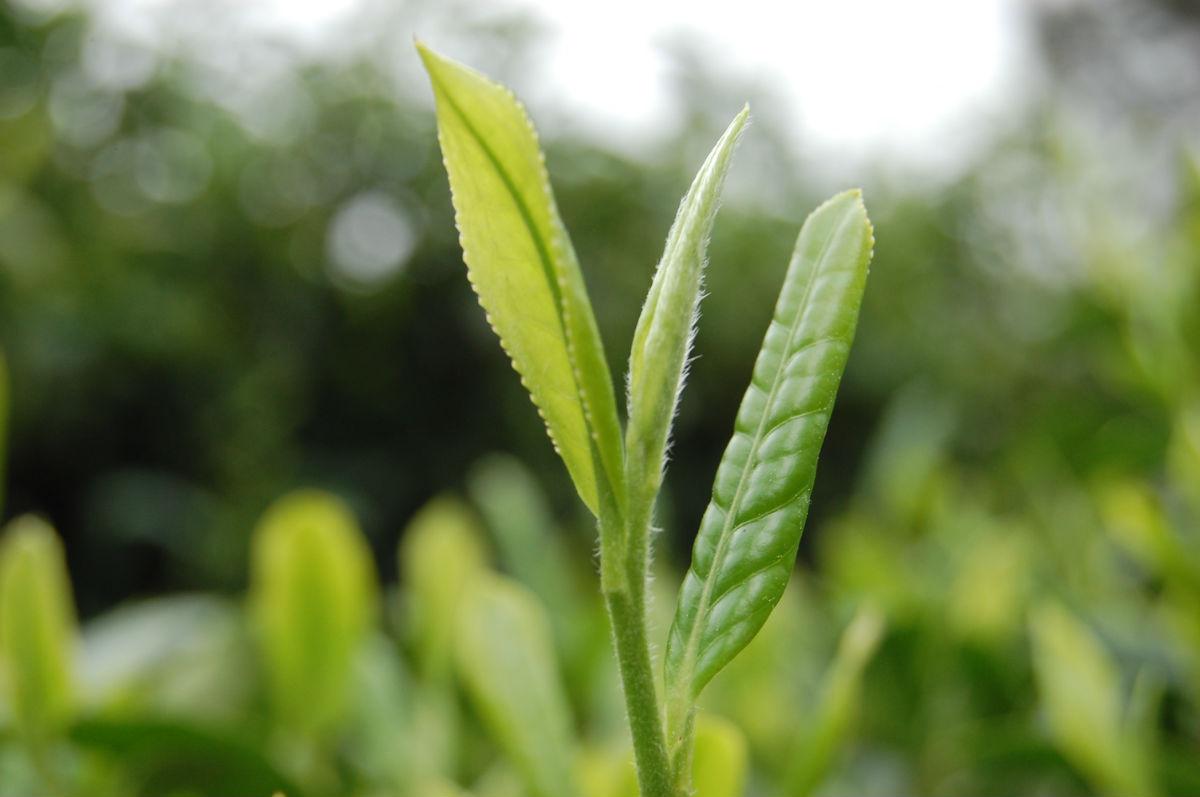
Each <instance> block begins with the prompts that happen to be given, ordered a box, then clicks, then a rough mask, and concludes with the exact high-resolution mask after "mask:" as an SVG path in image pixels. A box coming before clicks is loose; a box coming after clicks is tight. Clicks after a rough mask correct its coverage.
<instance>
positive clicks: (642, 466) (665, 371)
mask: <svg viewBox="0 0 1200 797" xmlns="http://www.w3.org/2000/svg"><path fill="white" fill-rule="evenodd" d="M749 116H750V109H749V108H743V109H742V112H741V113H739V114H738V115H737V116H736V117H734V119H733V121H732V122H731V123H730V124H729V127H728V129H726V130H725V134H724V135H722V136H721V138H720V140H719V141H717V143H716V145H715V146H714V147H713V149H712V152H710V153H709V155H708V158H707V159H705V161H704V164H703V165H702V166H701V167H700V171H699V173H697V174H696V178H695V180H694V181H693V182H692V185H691V188H689V189H688V192H687V194H686V195H685V196H684V198H683V201H682V202H681V203H680V205H679V210H678V212H677V214H676V216H675V222H674V224H672V225H671V231H670V233H669V234H668V235H667V243H666V247H665V249H664V250H663V255H662V260H660V261H659V264H658V269H657V271H655V274H654V280H653V281H652V282H651V284H650V291H649V293H648V295H647V296H646V303H645V305H644V306H643V307H642V314H641V316H640V317H639V318H638V323H637V328H636V330H635V331H634V336H633V346H632V348H631V350H630V353H629V429H628V431H627V432H626V440H625V441H626V452H627V454H628V468H629V484H630V490H631V492H633V493H635V494H636V495H637V500H641V501H649V500H652V499H653V497H654V496H655V495H657V494H658V489H659V486H660V485H661V484H662V476H663V468H664V467H665V457H666V448H667V441H668V439H669V437H670V433H671V422H672V421H673V419H674V417H675V407H676V405H677V403H678V401H679V394H680V392H681V391H682V390H683V381H684V374H685V371H686V370H687V361H688V354H689V352H690V351H691V347H692V336H693V332H694V331H695V326H696V315H697V313H698V312H699V308H700V295H701V284H702V282H703V274H704V266H705V263H706V260H707V255H706V252H707V249H708V239H709V237H710V236H711V234H712V228H713V222H714V221H715V220H716V216H717V207H718V206H719V205H720V196H721V189H722V187H723V186H724V184H725V175H726V173H727V172H728V171H729V165H730V164H731V163H732V161H733V151H734V148H735V147H736V146H737V142H738V139H739V138H740V136H741V134H742V130H743V129H744V128H745V126H746V120H747V119H748V118H749Z"/></svg>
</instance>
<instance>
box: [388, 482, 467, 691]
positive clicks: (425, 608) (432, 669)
mask: <svg viewBox="0 0 1200 797" xmlns="http://www.w3.org/2000/svg"><path fill="white" fill-rule="evenodd" d="M399 557H400V575H401V579H402V583H403V588H404V591H405V596H406V599H407V610H408V611H407V612H406V614H405V620H406V622H407V626H408V627H407V628H406V629H405V630H406V632H407V633H409V634H411V636H412V640H413V642H414V645H415V649H416V654H417V660H418V663H419V664H420V668H421V674H422V675H423V676H425V677H427V678H435V679H436V678H442V677H443V676H445V675H446V674H448V673H449V671H450V666H451V658H452V649H453V639H454V627H455V623H456V622H457V617H458V610H459V603H460V602H461V600H462V595H463V593H464V592H465V591H466V590H467V588H468V587H469V586H470V585H471V584H472V583H473V582H474V581H476V580H477V579H478V578H479V577H480V573H481V572H482V571H483V569H484V567H485V566H486V561H487V554H486V552H485V549H484V544H483V532H482V531H481V530H480V528H479V523H478V522H477V521H476V519H475V516H474V515H473V514H472V513H471V511H470V510H469V509H467V507H465V506H463V505H462V503H460V502H459V501H457V500H455V499H453V498H449V497H439V498H435V499H434V500H432V501H430V502H429V504H427V505H426V506H425V507H423V508H422V509H421V511H420V512H418V513H417V515H416V516H415V517H414V518H413V519H412V521H410V522H409V524H408V527H407V528H406V529H405V530H404V535H403V536H402V537H401V539H400V549H399Z"/></svg>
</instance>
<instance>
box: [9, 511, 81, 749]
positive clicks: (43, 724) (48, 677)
mask: <svg viewBox="0 0 1200 797" xmlns="http://www.w3.org/2000/svg"><path fill="white" fill-rule="evenodd" d="M75 637H76V620H75V608H74V601H73V599H72V597H71V585H70V581H69V580H68V579H67V568H66V563H65V560H64V558H63V550H62V544H61V543H60V542H59V540H58V536H57V535H56V534H55V533H54V529H52V528H50V526H49V525H48V524H47V523H46V522H45V521H43V520H41V519H39V518H36V517H32V516H29V515H26V516H24V517H20V518H17V519H16V520H14V521H13V522H12V523H10V524H9V525H8V527H7V529H6V530H5V531H4V535H3V538H2V539H0V678H2V679H3V685H4V690H5V696H6V697H7V700H8V703H9V706H10V707H11V710H12V712H13V717H14V719H15V720H16V725H17V728H18V729H19V730H20V731H21V732H22V734H23V735H24V736H25V738H26V739H27V740H28V741H29V742H30V743H31V744H33V745H35V746H36V745H41V744H43V743H45V742H47V741H49V740H50V739H52V738H53V737H54V736H56V735H57V734H58V733H59V732H60V731H61V730H62V729H63V726H64V724H65V723H66V722H67V721H68V720H69V719H70V715H71V712H72V710H73V703H74V691H75V689H74V684H73V666H72V661H73V658H74V648H75Z"/></svg>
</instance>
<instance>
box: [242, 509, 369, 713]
mask: <svg viewBox="0 0 1200 797" xmlns="http://www.w3.org/2000/svg"><path fill="white" fill-rule="evenodd" d="M252 553H253V574H252V584H251V601H252V608H253V611H254V619H255V621H256V625H257V631H258V634H259V641H260V648H261V653H262V656H263V662H264V665H265V669H266V673H267V676H268V683H269V686H270V690H271V698H272V702H273V704H274V707H275V710H276V712H277V714H278V718H279V719H280V720H281V721H282V722H284V723H286V724H287V726H288V728H289V729H290V730H292V731H295V732H299V733H310V732H322V731H325V730H327V729H328V728H330V727H331V726H333V725H334V724H336V723H337V722H338V721H339V720H340V719H341V717H342V715H343V713H344V711H345V708H346V703H347V698H348V694H347V691H348V690H347V685H348V682H349V676H350V673H351V671H352V668H353V665H354V660H355V657H356V656H357V654H358V652H359V650H360V648H361V646H362V644H363V641H364V640H365V638H366V635H367V632H368V630H369V628H370V626H371V623H372V622H373V620H374V616H375V613H376V595H377V591H378V586H377V584H376V577H375V567H374V564H373V563H372V561H371V552H370V549H369V548H368V547H367V544H366V540H365V539H363V536H362V532H361V531H359V528H358V524H357V523H356V522H355V520H354V516H353V515H352V514H351V512H350V510H349V508H347V507H346V506H345V505H344V504H343V503H342V502H341V501H339V500H338V499H337V498H335V497H334V496H332V495H329V494H326V493H323V492H320V491H317V490H302V491H298V492H295V493H292V494H290V495H287V496H284V497H283V498H281V499H280V500H279V501H277V502H276V503H275V504H274V505H272V506H271V507H270V508H269V509H268V510H267V512H266V514H265V515H264V516H263V519H262V520H261V521H260V523H259V525H258V528H257V529H256V530H255V533H254V541H253V552H252Z"/></svg>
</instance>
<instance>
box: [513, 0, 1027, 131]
mask: <svg viewBox="0 0 1200 797" xmlns="http://www.w3.org/2000/svg"><path fill="white" fill-rule="evenodd" d="M509 2H510V3H511V4H512V5H516V6H524V7H530V8H535V9H536V10H537V11H538V12H539V13H540V14H541V15H542V16H544V17H545V19H546V20H547V21H548V23H549V24H550V27H551V30H552V31H553V35H554V44H553V45H552V47H551V50H550V53H551V60H552V63H551V66H550V69H549V75H550V76H551V78H550V79H551V82H552V84H553V85H554V87H555V89H556V92H557V93H558V94H560V95H561V96H562V97H563V98H565V99H566V100H567V101H569V102H570V103H571V104H573V105H575V106H576V107H577V109H578V112H579V113H581V114H584V115H586V116H587V117H588V118H589V119H590V120H591V122H592V123H593V124H596V125H599V126H601V127H608V128H613V132H615V133H618V134H619V133H621V132H628V131H640V130H642V129H646V128H650V129H652V128H653V126H654V124H655V121H656V120H657V119H659V115H660V114H661V113H662V110H663V109H664V108H668V107H670V100H669V97H668V96H667V94H666V91H667V89H668V87H667V86H666V68H667V66H668V64H667V62H666V60H665V59H664V57H663V55H662V50H661V44H662V42H663V41H664V39H665V38H666V37H667V36H669V35H670V34H671V33H672V32H674V31H683V32H687V33H690V34H693V35H694V36H695V37H697V38H698V40H699V41H701V42H706V43H708V44H709V45H710V46H711V50H712V53H713V58H714V59H715V60H716V61H717V62H718V63H728V64H729V65H730V66H732V67H733V68H735V69H736V70H737V71H738V72H739V73H741V74H747V75H751V76H761V77H762V78H763V79H764V80H766V81H767V82H768V85H770V86H772V87H773V88H774V90H776V91H777V92H778V93H779V94H780V95H781V96H783V97H784V98H786V99H787V100H788V101H789V102H790V104H791V105H792V109H791V110H792V113H794V114H795V118H796V121H797V122H798V123H799V124H800V125H802V127H803V130H804V131H806V132H807V133H809V134H811V135H812V136H815V137H816V138H817V139H818V140H819V141H821V142H824V143H830V144H836V145H838V146H839V147H845V148H849V149H851V150H855V149H873V148H878V147H884V148H887V149H899V150H904V151H911V150H927V148H928V151H930V152H936V151H939V150H942V149H943V148H944V147H945V146H947V145H951V142H949V141H946V140H943V139H944V138H946V137H949V136H953V135H954V134H955V133H956V132H957V131H956V128H957V127H958V123H959V122H960V121H961V120H962V119H963V117H964V116H965V115H969V114H971V113H972V112H985V113H986V112H994V111H996V110H997V108H998V107H999V105H1000V104H1001V103H1002V102H1003V98H1004V95H1005V93H1006V92H1008V91H1011V90H1013V89H1014V88H1015V86H1016V85H1017V84H1018V83H1019V80H1018V78H1019V76H1018V71H1019V66H1020V62H1021V59H1020V50H1021V46H1020V36H1019V33H1020V31H1019V27H1018V25H1017V19H1016V17H1017V12H1018V11H1019V9H1018V8H1017V3H1016V2H1015V1H1014V0H834V1H833V2H830V0H792V2H788V0H737V2H733V3H731V2H728V0H660V1H659V2H653V1H652V0H606V2H603V3H595V2H587V3H584V2H562V1H561V0H560V1H558V2H556V0H509ZM598 64H603V67H602V68H597V65H598ZM647 76H650V77H649V78H647Z"/></svg>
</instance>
